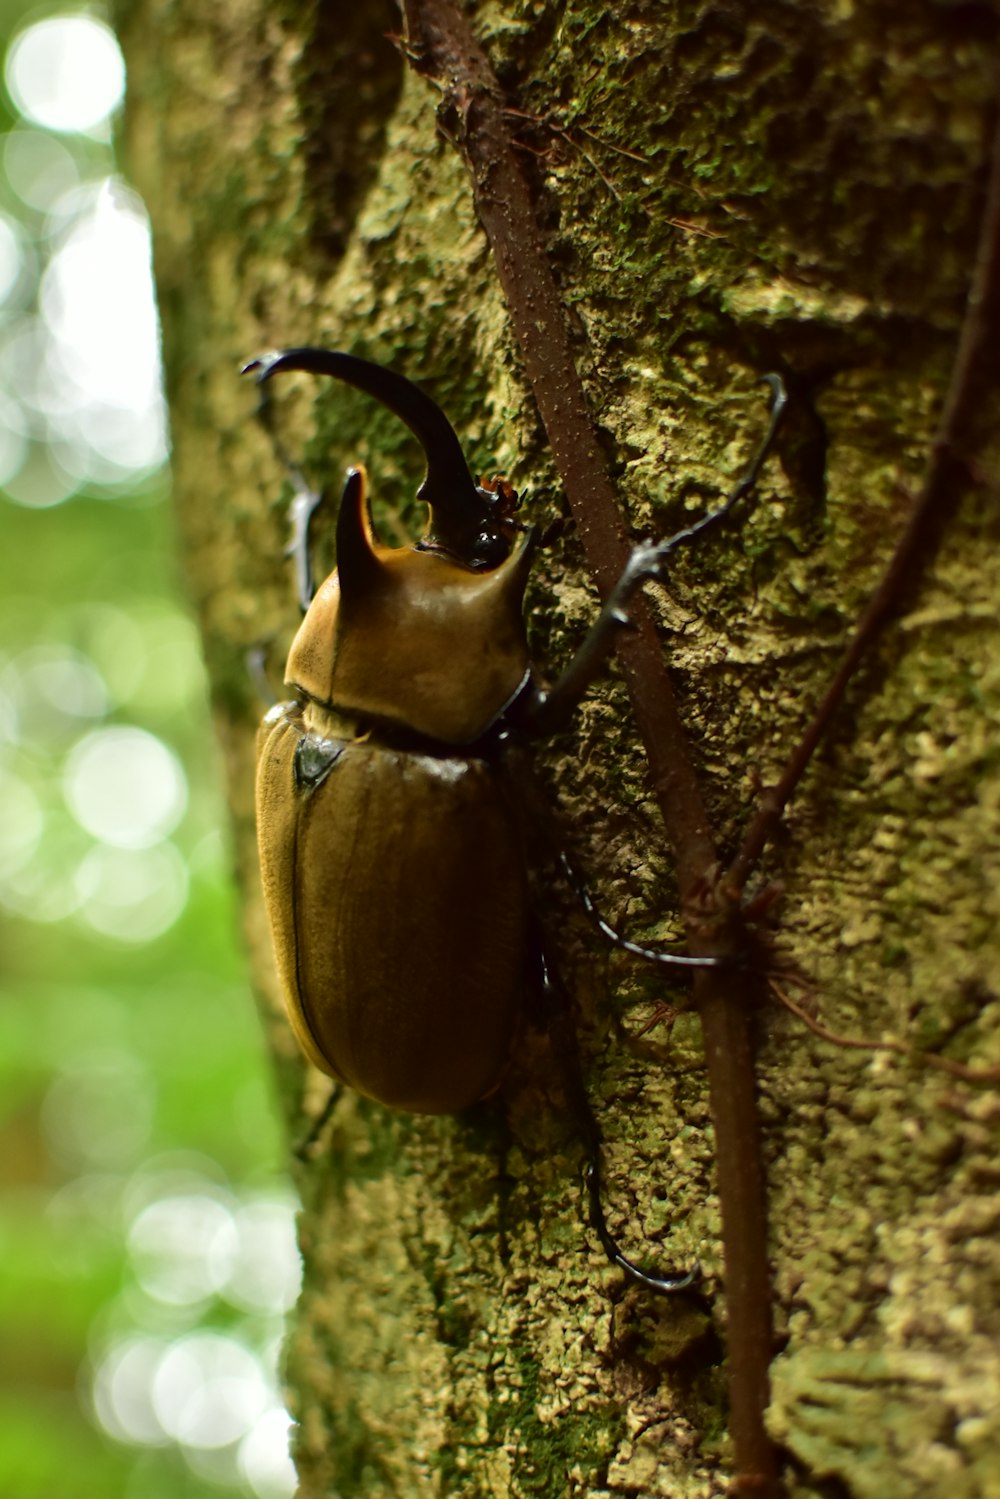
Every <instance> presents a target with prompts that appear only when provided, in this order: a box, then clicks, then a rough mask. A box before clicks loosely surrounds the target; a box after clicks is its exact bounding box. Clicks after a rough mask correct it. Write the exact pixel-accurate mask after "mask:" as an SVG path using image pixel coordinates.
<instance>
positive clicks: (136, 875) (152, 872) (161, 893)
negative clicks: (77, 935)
mask: <svg viewBox="0 0 1000 1499" xmlns="http://www.w3.org/2000/svg"><path fill="white" fill-rule="evenodd" d="M76 889H77V892H78V895H79V900H80V914H81V915H82V916H83V918H84V920H85V921H86V922H87V923H88V924H89V925H90V926H91V927H93V929H94V931H95V932H97V933H99V935H100V936H102V937H112V938H114V939H115V940H116V941H118V942H127V943H140V942H152V940H153V938H154V937H159V936H162V934H163V933H164V932H166V931H168V930H169V929H170V927H172V926H173V924H174V922H175V921H176V920H177V918H178V917H179V916H180V914H181V912H182V911H183V909H184V906H185V904H186V902H187V896H188V872H187V865H186V864H185V862H184V860H183V859H182V857H181V855H180V854H179V853H178V851H177V849H176V848H174V846H173V844H172V843H159V844H157V845H156V847H155V848H146V849H125V848H107V847H101V846H99V847H97V848H93V849H91V851H90V853H89V854H87V855H86V857H85V858H84V859H83V861H82V862H81V864H80V867H79V869H78V870H77V872H76Z"/></svg>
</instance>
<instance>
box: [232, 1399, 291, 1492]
mask: <svg viewBox="0 0 1000 1499" xmlns="http://www.w3.org/2000/svg"><path fill="white" fill-rule="evenodd" d="M291 1425H292V1418H291V1417H290V1416H289V1414H288V1412H287V1411H286V1410H285V1408H284V1406H272V1407H271V1409H270V1410H268V1411H265V1412H264V1414H263V1415H262V1416H261V1417H260V1418H259V1419H258V1420H257V1421H255V1422H254V1424H253V1426H252V1427H251V1429H250V1430H249V1431H248V1432H247V1434H246V1436H245V1437H244V1438H243V1441H242V1442H241V1443H240V1471H241V1472H242V1474H243V1476H244V1478H245V1479H246V1480H247V1482H248V1483H249V1485H250V1487H251V1488H252V1489H253V1492H254V1493H255V1494H256V1495H257V1499H291V1495H292V1494H294V1493H295V1491H296V1489H297V1488H298V1478H297V1475H296V1472H295V1465H294V1464H293V1462H292V1459H291V1456H290V1454H289V1451H288V1438H289V1434H290V1430H291Z"/></svg>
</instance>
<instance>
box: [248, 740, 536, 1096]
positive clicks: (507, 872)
mask: <svg viewBox="0 0 1000 1499" xmlns="http://www.w3.org/2000/svg"><path fill="white" fill-rule="evenodd" d="M257 824H258V840H259V844H260V859H261V870H262V873H263V879H264V893H265V898H266V901H267V907H268V913H269V916H270V920H271V927H272V932H273V937H274V946H275V952H276V955H277V960H278V966H279V970H280V973H281V979H282V984H283V987H284V991H285V1000H286V1003H287V1006H288V1012H289V1018H290V1020H291V1022H292V1025H293V1027H294V1029H295V1032H296V1035H297V1036H298V1039H299V1041H300V1043H301V1045H302V1047H303V1050H304V1051H305V1052H306V1054H307V1056H308V1057H309V1059H310V1061H312V1062H313V1063H314V1064H315V1065H316V1066H318V1067H321V1068H322V1069H323V1070H324V1071H326V1072H328V1073H330V1074H331V1075H332V1076H334V1077H338V1078H340V1079H341V1080H342V1081H344V1082H346V1083H348V1084H349V1085H350V1086H351V1087H352V1088H356V1089H357V1090H358V1092H359V1093H364V1094H365V1095H367V1096H368V1097H369V1098H374V1099H377V1100H378V1102H380V1103H383V1104H386V1105H388V1106H389V1107H391V1108H396V1109H406V1110H409V1111H411V1112H413V1113H434V1114H436V1113H453V1112H457V1111H458V1110H460V1109H463V1108H466V1107H468V1105H470V1104H472V1103H475V1102H476V1101H477V1100H478V1099H480V1098H482V1097H484V1096H485V1095H486V1094H487V1093H489V1092H491V1091H492V1090H493V1089H494V1088H495V1087H496V1086H497V1084H498V1083H499V1082H500V1080H501V1078H502V1076H503V1073H504V1070H505V1068H506V1065H507V1060H508V1056H509V1053H510V1049H511V1044H512V1041H513V1034H514V1028H515V1024H516V1020H517V1012H518V1007H519V1001H520V997H521V989H522V984H523V978H524V967H525V950H526V942H527V893H526V886H525V875H524V867H523V860H522V855H521V850H520V847H519V843H518V837H517V832H516V828H515V825H514V821H513V819H512V817H511V814H510V810H509V808H508V806H507V804H506V801H505V800H504V797H503V792H502V787H501V785H500V783H499V779H498V776H497V774H496V772H495V771H494V770H493V769H492V768H491V767H490V766H488V765H487V764H485V763H484V762H483V761H480V760H473V759H469V760H466V759H462V758H459V757H447V758H445V757H441V758H439V757H436V756H430V755H422V754H412V753H407V752H404V751H399V750H393V749H388V748H386V747H384V746H382V745H380V744H378V743H372V742H368V741H360V740H355V741H353V742H349V743H345V744H343V745H339V744H337V743H336V742H333V741H328V740H327V741H318V742H317V741H315V740H311V739H310V738H309V736H306V735H305V734H304V731H303V728H302V724H301V720H300V719H299V717H298V715H297V714H296V713H295V712H290V713H286V714H284V715H281V716H279V715H278V714H271V715H269V716H268V719H267V720H266V721H265V724H264V726H263V728H262V730H261V736H260V755H259V761H258V772H257Z"/></svg>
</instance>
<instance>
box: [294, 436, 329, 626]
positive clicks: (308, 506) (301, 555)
mask: <svg viewBox="0 0 1000 1499" xmlns="http://www.w3.org/2000/svg"><path fill="white" fill-rule="evenodd" d="M289 473H290V474H291V479H292V485H293V486H294V489H295V495H294V497H293V499H292V503H291V505H289V507H288V517H289V520H290V521H291V526H292V535H291V539H290V540H289V543H288V546H287V547H286V548H285V556H286V557H291V559H292V561H293V562H294V564H295V586H296V588H297V589H298V595H299V608H300V609H301V610H302V613H303V614H305V612H306V610H307V609H308V608H309V605H310V604H311V603H312V601H313V594H314V593H315V592H316V581H315V579H314V577H313V570H312V547H311V536H310V530H311V527H312V518H313V516H314V515H315V514H316V512H317V510H319V509H320V508H321V506H322V505H323V503H324V501H325V499H326V492H325V491H324V490H316V489H310V488H309V485H308V484H307V483H306V481H305V478H304V477H303V474H302V470H301V469H300V468H297V467H296V465H295V464H294V463H293V464H290V465H289Z"/></svg>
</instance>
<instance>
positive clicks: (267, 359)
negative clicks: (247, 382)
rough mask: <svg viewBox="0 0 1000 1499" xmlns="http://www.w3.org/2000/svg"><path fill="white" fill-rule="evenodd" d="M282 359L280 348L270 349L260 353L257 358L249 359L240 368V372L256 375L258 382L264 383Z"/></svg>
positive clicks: (259, 383)
mask: <svg viewBox="0 0 1000 1499" xmlns="http://www.w3.org/2000/svg"><path fill="white" fill-rule="evenodd" d="M280 359H281V353H280V351H279V350H278V349H268V350H266V352H265V353H263V354H258V355H257V356H256V358H254V359H251V360H249V361H248V362H247V363H246V364H245V365H244V366H243V368H242V369H241V370H240V374H241V375H254V376H255V377H256V380H257V384H258V385H263V383H264V381H265V380H267V379H268V378H269V377H270V374H271V371H272V370H273V369H274V366H275V365H276V364H277V363H278V361H279V360H280Z"/></svg>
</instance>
